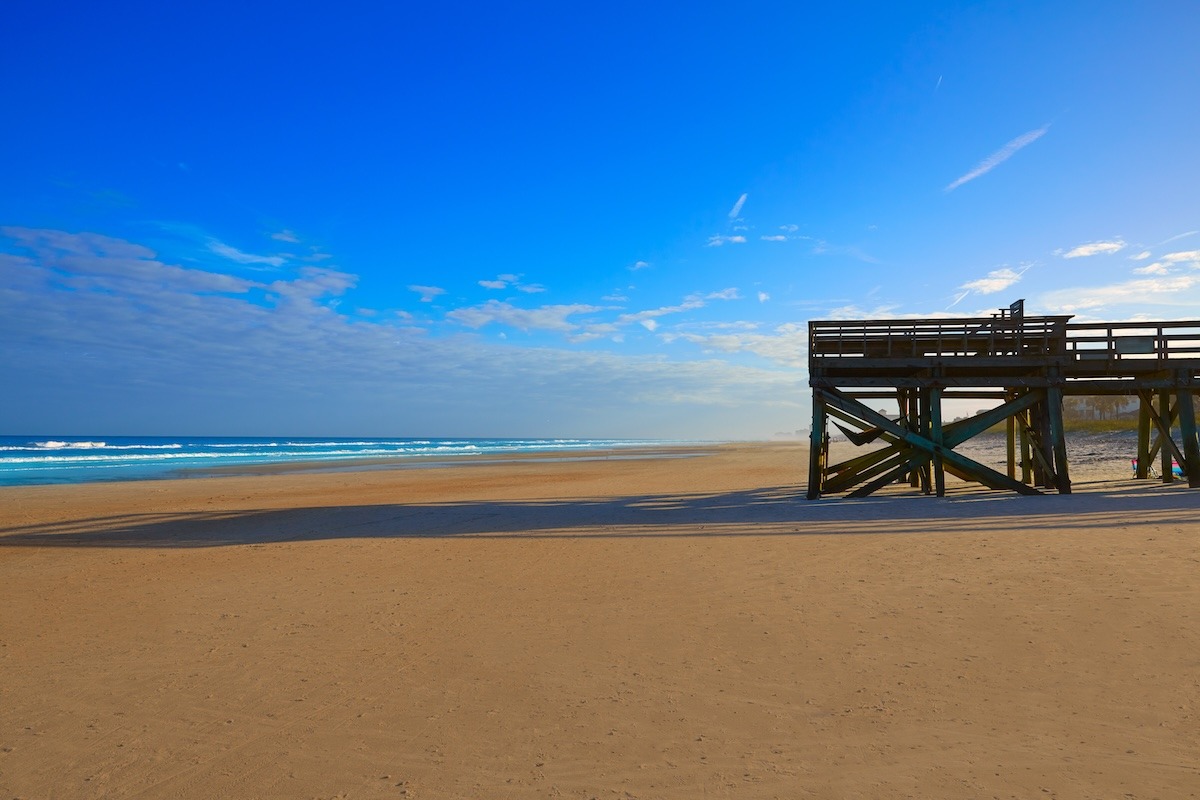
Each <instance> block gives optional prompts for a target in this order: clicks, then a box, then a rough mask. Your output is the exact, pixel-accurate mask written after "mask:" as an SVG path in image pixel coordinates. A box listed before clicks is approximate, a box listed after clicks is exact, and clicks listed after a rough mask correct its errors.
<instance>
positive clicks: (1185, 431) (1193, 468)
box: [1175, 389, 1200, 489]
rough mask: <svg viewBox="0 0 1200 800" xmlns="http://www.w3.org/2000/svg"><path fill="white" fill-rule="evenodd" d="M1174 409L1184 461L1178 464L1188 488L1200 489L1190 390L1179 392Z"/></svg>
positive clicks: (1199, 446)
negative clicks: (1185, 476) (1176, 413)
mask: <svg viewBox="0 0 1200 800" xmlns="http://www.w3.org/2000/svg"><path fill="white" fill-rule="evenodd" d="M1175 407H1176V408H1178V409H1179V434H1180V438H1182V439H1183V455H1184V460H1183V461H1180V462H1179V464H1180V466H1182V467H1183V471H1184V473H1185V474H1186V475H1187V479H1188V486H1190V487H1191V488H1193V489H1196V488H1200V442H1197V439H1196V406H1195V404H1194V403H1193V402H1192V390H1191V389H1180V390H1179V392H1178V398H1177V399H1176V401H1175Z"/></svg>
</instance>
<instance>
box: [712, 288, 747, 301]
mask: <svg viewBox="0 0 1200 800" xmlns="http://www.w3.org/2000/svg"><path fill="white" fill-rule="evenodd" d="M704 299H705V300H740V299H741V295H740V294H739V293H738V290H737V289H736V288H735V287H732V286H731V287H729V288H728V289H722V290H721V291H719V292H710V293H708V294H706V295H704Z"/></svg>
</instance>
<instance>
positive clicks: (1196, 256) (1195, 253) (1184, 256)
mask: <svg viewBox="0 0 1200 800" xmlns="http://www.w3.org/2000/svg"><path fill="white" fill-rule="evenodd" d="M1162 260H1163V261H1166V262H1167V263H1168V264H1179V263H1190V264H1193V265H1196V264H1200V250H1185V251H1182V252H1179V253H1167V254H1166V255H1165V256H1163V257H1162Z"/></svg>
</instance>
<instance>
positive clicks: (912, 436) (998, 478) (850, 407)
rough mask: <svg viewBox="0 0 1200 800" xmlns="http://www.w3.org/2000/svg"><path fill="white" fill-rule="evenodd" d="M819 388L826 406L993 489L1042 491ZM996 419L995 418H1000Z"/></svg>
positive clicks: (1026, 399) (1030, 401)
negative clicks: (950, 465)
mask: <svg viewBox="0 0 1200 800" xmlns="http://www.w3.org/2000/svg"><path fill="white" fill-rule="evenodd" d="M820 391H821V393H822V394H823V395H824V396H825V402H826V403H827V404H828V405H829V406H831V407H833V408H837V409H839V410H841V411H844V412H845V413H847V414H850V415H852V416H855V417H858V418H859V419H861V420H863V421H865V422H868V423H870V424H872V425H874V426H875V427H877V428H882V429H883V430H884V431H886V432H887V433H890V434H892V435H893V436H895V437H896V438H897V439H900V440H901V441H903V442H904V443H905V444H907V445H909V446H910V447H913V448H916V449H918V450H921V451H923V452H925V453H928V454H929V455H930V456H935V455H936V456H940V457H941V458H942V460H943V461H945V462H947V463H949V464H953V465H954V466H956V467H958V468H959V469H961V470H962V471H963V472H966V473H967V474H969V475H971V476H973V477H975V478H976V479H977V480H979V482H980V483H983V484H985V485H987V486H990V487H992V488H994V489H1012V490H1013V491H1014V492H1018V493H1019V494H1027V495H1034V494H1041V492H1039V491H1038V490H1037V489H1034V488H1033V487H1032V486H1026V485H1025V484H1023V483H1020V482H1019V481H1015V480H1013V479H1012V478H1010V477H1008V476H1007V475H1004V474H1001V473H999V472H997V471H996V470H994V469H992V468H991V467H988V466H985V465H983V464H980V463H979V462H978V461H975V460H974V459H970V458H967V457H966V456H964V455H962V454H961V453H956V452H954V450H953V449H951V447H952V445H950V444H949V443H947V444H943V445H938V444H935V443H934V442H932V441H930V440H929V439H927V438H925V437H924V436H921V435H920V434H918V433H914V432H912V431H909V430H906V429H905V428H902V427H900V426H899V425H898V424H896V423H895V422H892V421H891V420H890V419H888V418H887V417H885V416H883V415H882V414H880V413H878V412H876V411H872V410H871V409H870V408H867V407H866V406H865V405H863V404H862V403H859V402H858V401H857V400H854V399H853V398H851V397H849V396H847V395H845V394H843V393H842V392H840V391H838V390H837V389H832V388H829V389H821V390H820ZM1030 397H1031V395H1024V396H1023V398H1024V402H1027V403H1028V404H1029V405H1032V404H1033V403H1034V402H1036V398H1033V399H1030ZM1021 402H1022V399H1021V398H1019V399H1018V400H1015V401H1013V402H1012V403H1010V404H1006V405H1009V406H1012V405H1019V404H1020V403H1021ZM1025 407H1028V406H1022V408H1025ZM1001 408H1004V406H1001ZM996 410H997V411H999V410H1000V409H996ZM1008 413H1015V412H1014V411H1012V410H1010V411H1009V412H1008ZM983 416H988V415H981V417H980V418H982V417H983ZM1005 416H1007V415H1005ZM980 418H977V419H980ZM999 419H1004V416H1001V417H1000V418H999ZM999 419H998V420H997V421H999ZM965 433H966V432H965V431H960V432H959V436H961V438H958V436H955V437H953V438H952V439H949V440H948V442H949V441H954V444H960V443H961V442H963V441H966V440H967V439H969V438H970V435H963V434H965Z"/></svg>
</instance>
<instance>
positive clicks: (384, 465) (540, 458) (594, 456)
mask: <svg viewBox="0 0 1200 800" xmlns="http://www.w3.org/2000/svg"><path fill="white" fill-rule="evenodd" d="M724 444H731V443H727V442H718V443H714V444H713V445H707V446H704V445H694V446H693V445H674V446H670V447H641V446H637V447H628V448H619V449H617V448H598V449H595V450H588V449H580V450H574V451H572V455H558V454H555V453H552V452H546V451H542V452H537V451H532V452H527V453H511V454H509V455H505V456H503V457H496V456H490V455H469V454H463V455H459V456H434V455H421V456H390V457H389V456H384V457H368V458H344V459H330V460H328V461H284V462H278V463H272V464H231V465H228V466H223V467H181V468H179V469H176V470H174V471H173V472H171V473H168V474H167V475H165V476H164V477H163V478H158V479H153V480H173V479H187V478H207V477H215V476H234V475H245V476H249V475H281V474H291V473H300V472H314V473H324V472H370V471H375V470H392V469H397V470H402V469H446V468H451V467H472V466H494V465H497V464H510V463H519V462H524V461H535V462H550V463H553V462H564V463H565V462H574V461H618V460H625V461H633V460H640V459H654V458H695V457H697V456H703V455H707V454H708V453H709V452H710V451H711V450H712V449H713V447H720V446H722V445H724ZM576 453H578V455H575V454H576ZM118 480H119V479H118Z"/></svg>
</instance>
